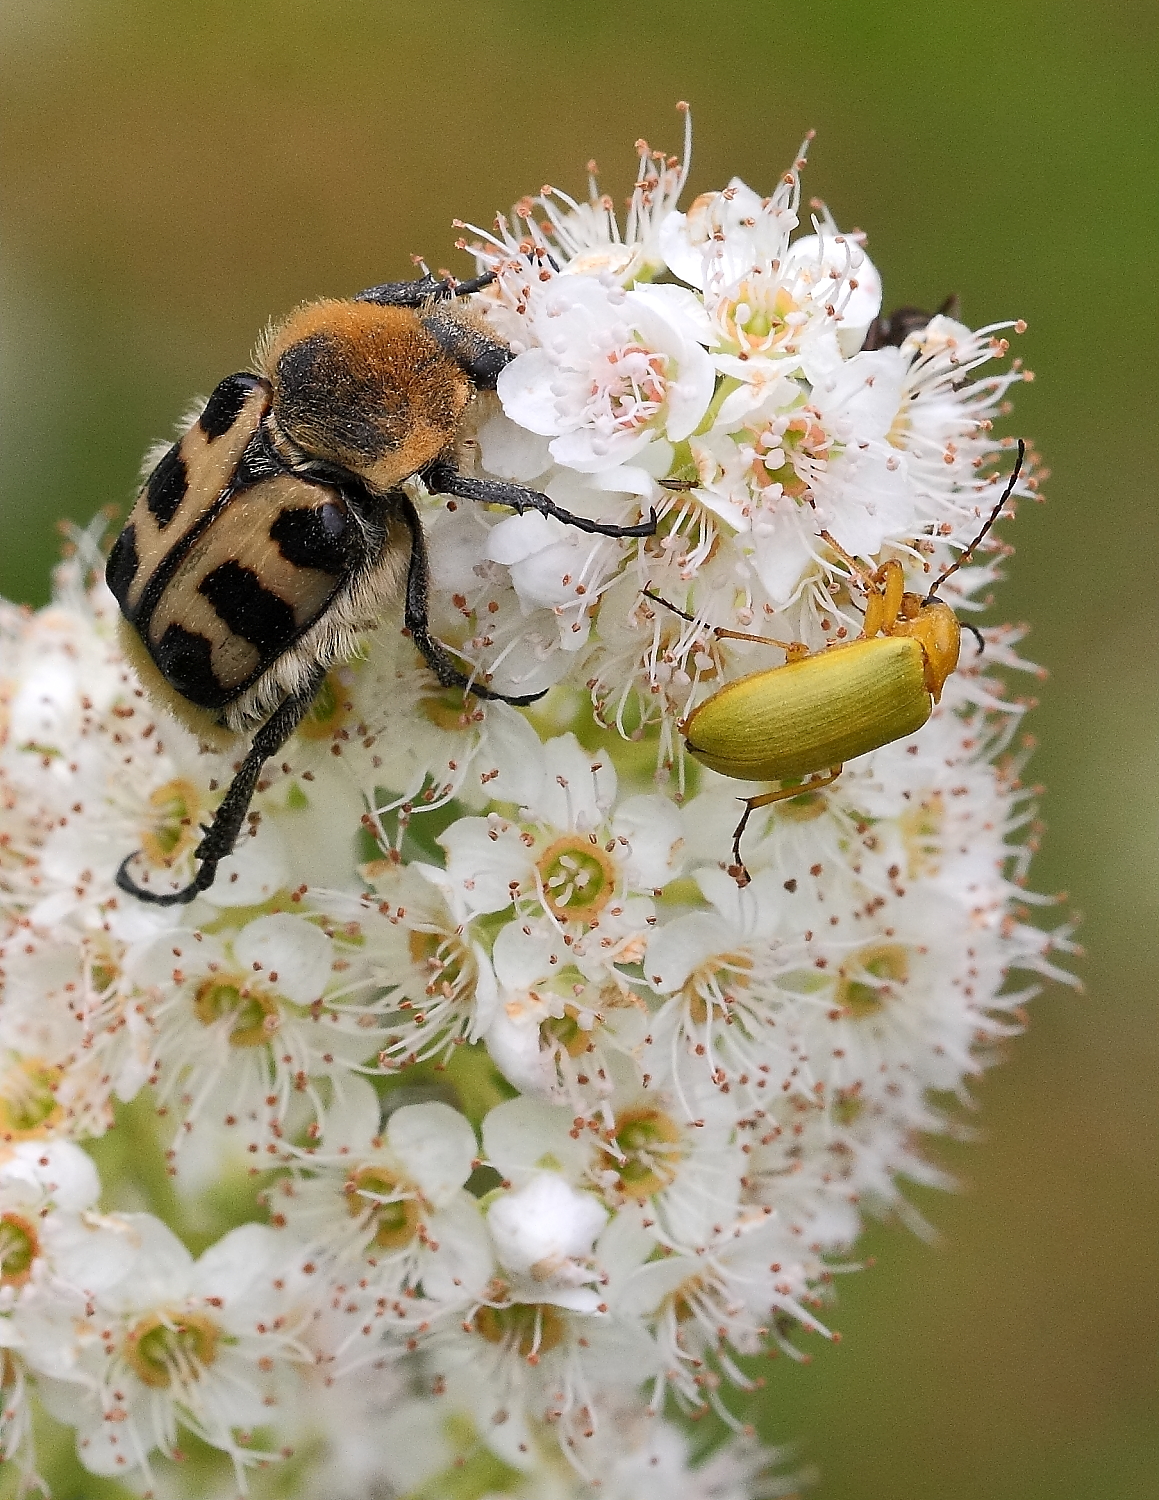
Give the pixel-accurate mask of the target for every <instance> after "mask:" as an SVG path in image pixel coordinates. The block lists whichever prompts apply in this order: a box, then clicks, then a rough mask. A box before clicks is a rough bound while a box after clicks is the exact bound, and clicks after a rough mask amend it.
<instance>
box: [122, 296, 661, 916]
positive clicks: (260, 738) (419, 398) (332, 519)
mask: <svg viewBox="0 0 1159 1500" xmlns="http://www.w3.org/2000/svg"><path fill="white" fill-rule="evenodd" d="M493 279H494V277H493V275H492V274H491V273H488V274H485V275H483V276H479V277H477V278H475V279H474V280H472V281H465V282H459V283H456V282H454V281H452V280H451V279H449V278H447V279H443V280H439V279H436V278H435V277H433V276H431V275H430V274H429V273H426V274H424V275H423V276H421V277H419V278H418V279H417V280H415V281H406V282H388V283H385V284H383V285H381V286H374V287H370V288H368V289H367V290H366V291H364V292H360V293H359V294H358V295H357V296H356V297H353V298H349V299H344V300H337V299H334V300H324V301H319V302H313V303H306V304H305V305H303V306H301V307H299V308H297V309H296V310H295V311H294V312H292V313H290V315H289V316H288V317H287V318H285V319H284V320H283V321H282V322H281V323H280V324H277V325H275V326H272V327H271V328H270V329H269V331H268V332H267V334H266V336H265V338H264V339H263V340H262V342H261V344H260V345H259V347H258V350H257V353H256V356H255V361H254V365H255V368H254V371H253V372H252V373H251V372H244V373H241V374H237V375H230V376H227V378H226V379H225V380H223V381H222V382H221V383H220V385H218V387H217V389H216V390H215V391H214V392H213V394H212V396H210V398H209V401H208V403H207V404H206V406H205V409H204V411H202V412H201V414H200V415H199V416H198V417H197V419H196V420H195V421H194V422H193V424H192V425H191V426H190V428H189V430H188V431H187V432H186V433H185V434H184V436H183V437H182V438H181V439H180V440H179V441H178V442H177V443H175V444H174V445H173V447H171V448H170V449H169V450H168V451H167V452H166V453H165V454H164V455H163V457H162V458H161V459H160V461H159V462H158V463H157V465H156V467H155V468H154V469H153V470H152V472H151V474H150V475H149V477H148V478H147V479H146V481H145V484H144V487H143V488H142V490H141V492H140V494H139V495H138V497H137V501H136V503H135V505H134V507H133V510H132V513H131V515H130V516H129V519H128V522H127V524H126V525H125V528H124V530H123V531H122V532H121V534H120V536H119V537H118V538H117V540H116V542H115V544H114V546H113V549H112V551H111V552H110V554H109V559H108V565H107V568H106V578H107V580H108V584H109V587H110V589H111V590H112V592H113V594H114V596H115V597H116V600H117V603H118V604H119V605H120V607H121V612H122V615H123V616H124V618H123V620H122V622H121V623H122V627H123V628H122V632H121V633H122V639H123V641H124V644H125V648H126V654H127V655H128V657H129V659H130V661H131V662H132V664H133V665H134V666H135V667H136V669H137V671H138V673H139V674H140V676H141V680H142V682H143V684H144V686H145V687H146V689H147V690H148V691H150V692H151V693H152V694H153V696H154V697H156V698H158V699H159V700H160V701H162V702H163V703H164V704H166V705H167V706H168V707H169V708H170V709H171V710H172V711H173V712H174V713H175V714H176V715H177V716H178V717H179V718H181V719H182V720H183V721H184V722H185V723H186V724H188V725H189V726H190V727H191V728H193V729H194V730H195V731H198V732H201V733H202V734H203V735H208V736H209V737H211V738H212V737H213V736H214V735H215V733H216V734H218V735H220V732H221V731H222V730H225V731H227V732H229V733H230V734H239V733H243V732H245V731H247V730H249V729H252V728H254V727H255V726H256V733H255V734H254V736H253V740H252V743H251V745H250V748H249V751H248V753H247V754H246V756H245V758H244V759H243V760H242V762H241V764H240V766H239V768H238V770H237V773H236V774H235V776H234V778H233V781H232V782H231V783H230V786H229V788H228V790H227V791H226V794H225V797H224V798H223V800H222V802H221V804H220V805H219V807H218V809H217V812H216V814H215V816H214V818H213V821H212V823H211V824H210V825H209V826H208V827H207V828H205V829H204V837H203V838H202V840H201V842H200V844H199V845H198V847H197V849H196V850H195V857H196V858H197V859H198V860H199V861H200V863H199V867H198V870H197V873H196V875H195V877H194V879H193V880H192V881H191V882H190V884H188V885H186V886H184V887H183V888H182V889H180V890H177V891H169V892H163V893H158V892H154V891H149V890H145V889H143V888H142V887H141V886H140V885H138V884H137V883H136V881H134V879H133V877H132V875H131V874H130V871H129V867H130V865H131V863H132V860H133V858H134V855H132V854H130V855H129V856H128V857H127V858H126V859H125V860H124V861H123V862H122V864H121V866H120V868H119V870H118V871H117V884H118V886H119V887H120V888H121V889H122V890H124V891H127V892H129V893H130V894H131V895H134V896H137V897H139V898H140V899H141V900H144V901H151V902H154V903H156V904H158V905H163V906H168V905H171V904H173V903H184V902H188V901H191V900H193V898H194V897H195V896H196V895H197V894H198V893H199V892H200V891H204V890H206V889H208V887H209V886H210V885H211V884H212V883H213V880H214V877H215V874H216V872H217V866H218V864H219V863H220V861H221V860H222V859H224V858H225V857H226V855H227V854H229V853H230V851H231V850H232V848H233V846H234V842H235V840H236V838H237V835H238V833H239V832H240V830H241V826H242V823H243V821H244V819H245V816H246V811H247V809H248V807H249V804H250V801H251V799H252V797H253V794H254V790H255V788H256V786H257V783H258V777H259V776H260V774H261V769H262V766H263V765H264V764H265V762H266V761H267V760H268V759H269V757H270V756H271V755H273V754H275V753H276V752H277V751H278V750H279V749H280V747H281V746H282V745H283V744H284V743H285V741H286V740H287V739H288V738H289V736H290V735H291V734H292V733H293V731H294V729H295V728H296V726H297V725H298V724H299V723H300V722H301V720H302V718H303V716H304V715H305V714H306V712H307V711H308V709H309V708H310V705H311V703H312V702H313V701H314V698H315V696H316V695H317V693H318V690H319V688H320V687H321V685H322V682H323V679H324V677H325V675H326V672H327V670H328V668H329V667H330V666H331V665H333V663H334V662H336V661H338V660H341V659H342V658H344V657H348V656H349V655H351V654H352V652H353V651H354V650H355V649H356V647H357V641H358V637H359V634H360V633H361V632H362V631H365V630H366V629H368V628H370V627H371V626H373V625H374V624H376V623H377V621H378V620H379V618H380V617H381V614H382V611H383V610H384V608H385V607H386V606H387V605H388V604H389V603H390V602H391V601H392V600H393V599H394V598H395V597H396V596H397V595H398V593H399V592H400V591H401V592H402V594H403V601H404V602H403V618H404V621H405V625H406V628H407V629H408V630H409V632H410V634H411V636H412V638H413V640H414V643H415V645H416V646H417V647H418V649H419V650H420V651H421V652H422V654H423V656H424V657H425V658H426V661H427V663H428V665H429V666H430V668H431V670H432V672H433V673H434V674H435V676H436V677H437V678H438V680H439V681H440V682H441V683H443V684H444V685H445V686H457V687H462V688H464V689H469V690H470V691H471V692H473V693H475V694H477V695H478V696H479V697H482V698H499V697H503V696H504V695H502V694H499V693H496V692H493V691H491V690H490V689H488V688H486V687H485V686H483V685H482V684H480V683H478V682H476V681H475V679H474V677H469V676H468V675H467V674H466V673H465V672H464V671H462V670H461V668H460V667H459V666H458V665H457V664H456V662H455V661H454V659H453V658H452V657H451V655H450V654H449V653H448V651H447V650H446V648H445V647H443V646H442V645H440V643H439V642H438V641H437V640H435V639H434V638H433V636H432V635H431V633H430V629H429V627H428V610H427V595H428V565H427V553H426V546H425V542H424V537H423V528H422V524H421V522H420V520H419V515H418V512H417V510H416V509H415V506H414V502H413V501H412V500H411V498H410V496H409V495H408V494H407V493H406V491H405V490H403V489H402V488H401V487H400V486H401V485H402V484H403V483H404V481H406V480H408V479H412V478H414V477H418V478H419V479H420V480H421V481H422V482H423V484H424V485H425V486H426V488H427V490H428V491H430V492H431V493H433V494H442V495H449V496H455V497H457V498H460V499H464V500H476V501H481V502H483V503H485V504H497V505H504V506H509V507H510V508H511V509H513V510H515V511H518V512H523V511H525V510H537V511H539V512H540V513H541V514H543V515H547V516H554V517H555V518H556V519H557V520H559V521H563V522H566V523H567V524H568V525H571V526H577V527H579V528H580V529H581V530H583V531H588V532H594V533H598V534H600V535H603V536H613V537H632V536H648V535H651V534H652V533H653V532H654V531H655V529H656V518H655V514H654V513H653V514H652V515H651V516H650V517H649V519H648V520H646V521H643V522H641V523H639V524H638V525H635V526H613V525H604V524H602V523H600V522H596V521H590V520H588V519H586V518H585V517H583V516H577V515H573V514H572V513H571V512H570V511H567V510H563V509H561V507H559V506H557V505H556V504H555V503H554V502H553V501H552V500H550V499H549V498H548V497H547V496H546V495H542V494H540V493H539V492H538V491H536V490H529V489H525V488H523V486H521V485H517V484H507V483H502V482H500V481H497V480H490V479H476V478H471V477H469V476H468V475H466V474H462V473H460V472H459V470H458V468H457V466H456V463H455V440H456V437H457V436H458V434H459V431H460V428H461V425H462V423H463V420H464V417H465V414H466V412H467V409H468V407H469V406H470V404H471V402H472V401H473V399H474V397H475V396H476V394H477V393H478V392H479V391H484V390H493V389H494V388H495V383H496V381H497V379H498V377H499V373H500V371H501V370H502V369H503V368H504V366H505V365H506V364H507V363H508V361H509V360H510V359H511V358H512V355H511V351H510V350H509V349H508V347H507V346H506V344H504V343H503V342H502V341H501V340H500V339H498V338H497V337H496V336H495V335H494V333H493V332H491V330H490V329H489V328H488V326H487V325H486V323H485V322H484V321H483V319H482V318H481V317H480V316H479V315H478V314H477V313H475V312H473V311H472V310H471V309H470V307H469V306H468V305H467V304H466V303H463V302H461V301H460V300H459V299H460V298H462V297H463V296H464V295H465V294H467V293H470V292H475V291H479V290H480V289H482V288H483V287H484V286H486V285H488V284H489V283H490V282H491V281H492V280H493ZM534 696H538V695H534ZM506 701H507V702H509V703H528V702H531V701H532V699H531V698H518V697H508V698H506Z"/></svg>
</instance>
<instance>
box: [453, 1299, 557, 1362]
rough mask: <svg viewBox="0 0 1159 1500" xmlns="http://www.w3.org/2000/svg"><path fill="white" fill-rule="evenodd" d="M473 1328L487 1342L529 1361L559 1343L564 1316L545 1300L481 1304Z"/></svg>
mask: <svg viewBox="0 0 1159 1500" xmlns="http://www.w3.org/2000/svg"><path fill="white" fill-rule="evenodd" d="M474 1328H475V1332H476V1333H481V1334H482V1335H483V1337H484V1338H485V1339H486V1340H487V1342H488V1343H489V1344H503V1345H505V1346H506V1347H508V1348H513V1349H515V1350H516V1351H517V1352H518V1353H519V1354H520V1355H521V1356H522V1357H523V1358H524V1359H530V1360H537V1359H538V1358H539V1357H540V1356H541V1355H544V1354H547V1353H548V1351H549V1350H551V1349H554V1348H556V1346H557V1345H559V1344H562V1343H563V1341H564V1338H565V1337H566V1335H567V1324H566V1323H565V1322H564V1320H563V1315H562V1314H561V1313H560V1311H559V1309H558V1308H557V1307H553V1306H552V1305H551V1304H550V1303H547V1302H512V1303H511V1304H510V1306H508V1307H481V1308H480V1309H479V1311H478V1312H477V1313H476V1314H475V1319H474Z"/></svg>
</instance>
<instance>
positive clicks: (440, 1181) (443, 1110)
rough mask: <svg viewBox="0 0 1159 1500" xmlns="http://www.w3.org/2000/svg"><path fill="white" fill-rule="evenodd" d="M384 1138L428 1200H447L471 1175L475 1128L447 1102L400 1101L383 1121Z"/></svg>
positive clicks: (475, 1144)
mask: <svg viewBox="0 0 1159 1500" xmlns="http://www.w3.org/2000/svg"><path fill="white" fill-rule="evenodd" d="M386 1138H387V1140H388V1141H389V1143H390V1149H391V1150H392V1151H393V1152H394V1154H395V1155H396V1156H397V1157H398V1159H399V1162H400V1163H401V1165H402V1166H403V1167H405V1168H406V1171H407V1173H408V1175H409V1176H410V1178H411V1179H412V1181H413V1182H415V1183H416V1184H417V1185H418V1187H419V1188H421V1189H422V1193H423V1196H424V1197H425V1198H426V1199H427V1201H428V1202H430V1203H433V1204H436V1205H440V1204H443V1203H447V1202H449V1201H450V1199H451V1198H452V1197H453V1196H454V1195H455V1193H456V1191H457V1190H458V1189H459V1188H461V1187H462V1185H463V1183H464V1182H466V1180H467V1178H468V1177H469V1176H470V1175H471V1168H472V1163H473V1162H474V1160H475V1153H476V1150H477V1143H476V1140H475V1132H474V1131H473V1130H472V1129H471V1126H470V1123H469V1121H467V1120H466V1119H464V1117H463V1116H462V1115H461V1114H459V1112H458V1110H455V1109H452V1108H451V1106H450V1105H449V1104H440V1103H438V1102H437V1101H431V1102H430V1103H427V1104H404V1105H403V1107H402V1108H401V1109H396V1110H395V1111H394V1113H393V1114H392V1115H391V1117H390V1119H389V1120H388V1121H387V1126H386Z"/></svg>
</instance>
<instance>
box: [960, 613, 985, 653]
mask: <svg viewBox="0 0 1159 1500" xmlns="http://www.w3.org/2000/svg"><path fill="white" fill-rule="evenodd" d="M958 624H959V625H960V626H961V627H962V629H963V630H968V631H969V632H970V634H971V635H972V636H973V637H974V639H975V640H976V641H977V642H978V652H977V654H978V655H979V656H981V655H982V652H983V651H985V649H986V637H985V636H984V635H983V634H982V632H981V631H980V630H979V629H978V627H977V625H970V624H967V622H966V621H965V620H959V621H958Z"/></svg>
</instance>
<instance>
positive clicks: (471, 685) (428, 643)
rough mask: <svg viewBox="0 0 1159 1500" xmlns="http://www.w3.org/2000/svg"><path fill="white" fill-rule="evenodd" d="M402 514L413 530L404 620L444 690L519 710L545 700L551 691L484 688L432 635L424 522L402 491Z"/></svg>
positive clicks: (399, 494) (399, 497)
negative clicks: (458, 690) (452, 689)
mask: <svg viewBox="0 0 1159 1500" xmlns="http://www.w3.org/2000/svg"><path fill="white" fill-rule="evenodd" d="M393 498H394V500H395V502H396V504H397V506H398V512H399V515H400V516H401V517H402V519H403V521H404V522H405V523H406V526H407V529H408V530H409V531H410V563H409V565H408V566H407V572H406V599H405V601H404V604H403V618H404V620H405V622H406V628H407V629H408V630H409V631H410V634H411V639H412V640H413V641H414V643H415V645H416V646H417V647H418V649H419V650H420V651H421V652H422V654H423V656H424V658H425V659H426V663H427V666H428V667H430V669H431V671H432V672H433V673H434V674H435V676H436V677H437V678H438V679H439V681H440V682H441V683H442V685H443V686H444V687H461V688H463V689H464V690H465V691H467V692H471V693H474V694H475V696H476V697H477V698H490V699H493V700H497V701H498V702H500V703H513V704H514V705H515V706H516V707H517V708H523V707H524V706H525V705H526V704H528V703H534V702H536V700H537V699H539V698H542V697H543V694H544V693H545V692H546V691H547V689H546V688H544V689H543V690H542V691H541V692H538V693H528V694H527V695H526V696H523V697H514V696H512V695H511V694H509V693H496V692H494V691H493V690H492V689H491V688H488V687H484V686H483V685H482V684H481V683H479V682H476V681H475V679H474V677H469V676H468V675H467V673H465V672H464V671H463V669H462V668H461V667H460V666H458V665H457V664H456V662H455V660H454V658H453V657H452V655H451V653H450V652H449V651H448V650H447V648H446V647H445V646H444V645H443V643H442V642H441V641H438V640H436V639H435V637H434V636H433V635H432V634H431V628H430V621H429V619H428V617H427V600H428V596H429V592H430V590H429V581H430V569H429V566H428V563H427V544H426V538H425V536H424V534H423V526H422V522H421V521H420V520H419V517H418V512H417V511H416V510H415V508H414V505H413V504H412V503H411V500H410V498H409V496H407V495H406V494H405V493H404V492H403V491H402V490H398V491H396V492H395V494H394V496H393Z"/></svg>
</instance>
